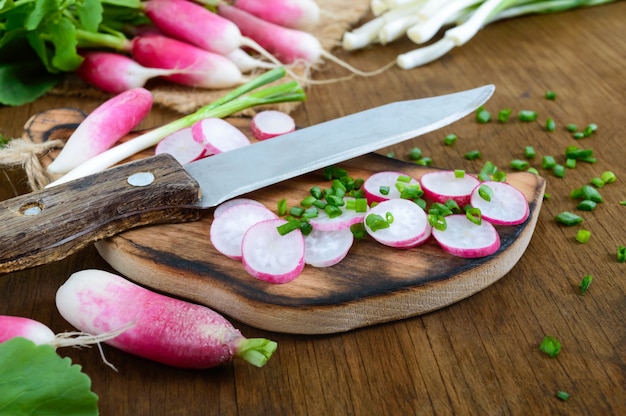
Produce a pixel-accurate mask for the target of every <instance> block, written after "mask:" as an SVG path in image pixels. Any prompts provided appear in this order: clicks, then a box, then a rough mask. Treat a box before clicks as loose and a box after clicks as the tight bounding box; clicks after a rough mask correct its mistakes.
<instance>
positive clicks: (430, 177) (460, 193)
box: [420, 170, 480, 207]
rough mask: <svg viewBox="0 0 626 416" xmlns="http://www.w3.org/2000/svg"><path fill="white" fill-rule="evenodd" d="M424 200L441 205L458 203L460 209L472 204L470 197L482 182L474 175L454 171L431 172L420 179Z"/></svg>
mask: <svg viewBox="0 0 626 416" xmlns="http://www.w3.org/2000/svg"><path fill="white" fill-rule="evenodd" d="M420 183H421V184H422V190H423V191H424V198H426V199H428V200H430V201H432V202H439V203H441V204H443V203H445V202H446V201H449V200H451V199H452V200H454V201H456V203H457V204H459V206H460V207H463V206H465V205H467V204H469V202H470V195H471V193H472V191H473V190H474V188H475V187H476V186H477V185H478V184H479V183H480V181H479V180H478V179H477V178H476V177H475V176H472V175H467V174H464V173H463V174H457V172H455V171H453V170H444V171H436V172H429V173H425V174H424V175H422V177H421V178H420Z"/></svg>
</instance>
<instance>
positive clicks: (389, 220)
mask: <svg viewBox="0 0 626 416" xmlns="http://www.w3.org/2000/svg"><path fill="white" fill-rule="evenodd" d="M385 220H386V221H387V224H389V225H391V224H393V214H392V213H391V212H389V211H387V212H386V213H385Z"/></svg>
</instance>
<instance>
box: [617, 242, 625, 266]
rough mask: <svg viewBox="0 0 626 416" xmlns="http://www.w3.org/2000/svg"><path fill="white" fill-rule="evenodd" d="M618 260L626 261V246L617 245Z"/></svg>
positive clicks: (620, 261) (619, 261)
mask: <svg viewBox="0 0 626 416" xmlns="http://www.w3.org/2000/svg"><path fill="white" fill-rule="evenodd" d="M617 262H618V263H624V262H626V247H624V246H617Z"/></svg>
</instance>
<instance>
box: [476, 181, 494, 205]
mask: <svg viewBox="0 0 626 416" xmlns="http://www.w3.org/2000/svg"><path fill="white" fill-rule="evenodd" d="M478 195H479V196H480V197H481V198H482V199H484V200H485V201H487V202H491V198H492V197H493V189H491V188H490V187H488V186H487V185H480V187H479V188H478Z"/></svg>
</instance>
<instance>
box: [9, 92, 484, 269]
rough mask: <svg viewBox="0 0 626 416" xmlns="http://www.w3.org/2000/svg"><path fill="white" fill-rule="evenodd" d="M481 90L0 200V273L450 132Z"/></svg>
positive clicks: (138, 164) (150, 161) (480, 100)
mask: <svg viewBox="0 0 626 416" xmlns="http://www.w3.org/2000/svg"><path fill="white" fill-rule="evenodd" d="M494 89H495V87H494V86H493V85H485V86H483V87H479V88H474V89H471V90H467V91H462V92H458V93H453V94H447V95H442V96H437V97H429V98H421V99H416V100H407V101H399V102H394V103H390V104H386V105H383V106H380V107H376V108H373V109H369V110H365V111H361V112H358V113H354V114H351V115H348V116H345V117H341V118H338V119H335V120H331V121H327V122H324V123H320V124H317V125H314V126H311V127H307V128H304V129H299V130H296V131H295V132H293V133H289V134H286V135H283V136H279V137H276V138H273V139H271V140H266V141H263V142H259V143H255V144H253V145H250V146H246V147H242V148H239V149H236V150H231V151H229V152H224V153H221V154H218V155H214V156H211V157H208V158H205V159H202V160H200V161H197V162H194V163H191V164H188V165H185V166H184V167H183V166H181V165H180V164H179V163H178V162H176V161H175V160H174V158H172V157H171V156H169V155H166V154H165V155H159V156H154V157H149V158H146V159H142V160H139V161H135V162H131V163H127V164H124V165H120V166H118V167H114V168H111V169H109V170H107V171H104V172H101V173H98V174H95V175H90V176H87V177H84V178H80V179H76V180H73V181H70V182H67V183H63V184H60V185H57V186H54V187H51V188H46V189H44V190H41V191H37V192H32V193H30V194H26V195H22V196H18V197H16V198H12V199H9V200H6V201H3V202H1V203H0V224H2V231H0V238H1V240H2V242H3V244H1V245H0V273H7V272H11V271H16V270H21V269H25V268H28V267H33V266H37V265H41V264H45V263H48V262H52V261H56V260H60V259H63V258H65V257H67V256H69V255H70V254H72V253H74V252H76V251H78V250H80V249H82V248H84V247H85V246H87V245H88V244H90V243H92V242H95V241H97V240H100V239H103V238H107V237H111V236H113V235H115V234H118V233H120V232H122V231H125V230H128V229H131V228H134V227H138V226H142V225H148V224H162V223H176V222H183V221H193V220H197V219H199V218H200V216H201V213H202V209H206V208H209V207H212V206H216V205H218V204H219V203H220V202H223V201H225V200H227V199H230V198H233V197H236V196H238V195H242V194H245V193H248V192H252V191H254V190H258V189H260V188H263V187H265V186H268V185H271V184H274V183H278V182H281V181H284V180H287V179H290V178H293V177H295V176H298V175H302V174H304V173H307V172H311V171H314V170H316V169H320V168H323V167H326V166H330V165H333V164H336V163H339V162H342V161H345V160H349V159H352V158H354V157H357V156H360V155H363V154H366V153H370V152H373V151H375V150H378V149H381V148H384V147H387V146H390V145H393V144H396V143H400V142H402V141H404V140H408V139H411V138H414V137H417V136H419V135H422V134H425V133H427V132H431V131H434V130H437V129H439V128H441V127H444V126H446V125H448V124H450V123H452V122H454V121H456V120H458V119H460V118H462V117H464V116H466V115H468V114H470V113H471V112H473V111H474V110H476V109H477V108H478V107H479V106H481V105H482V104H484V103H485V102H486V101H487V100H488V99H489V97H491V95H492V94H493V91H494Z"/></svg>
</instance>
